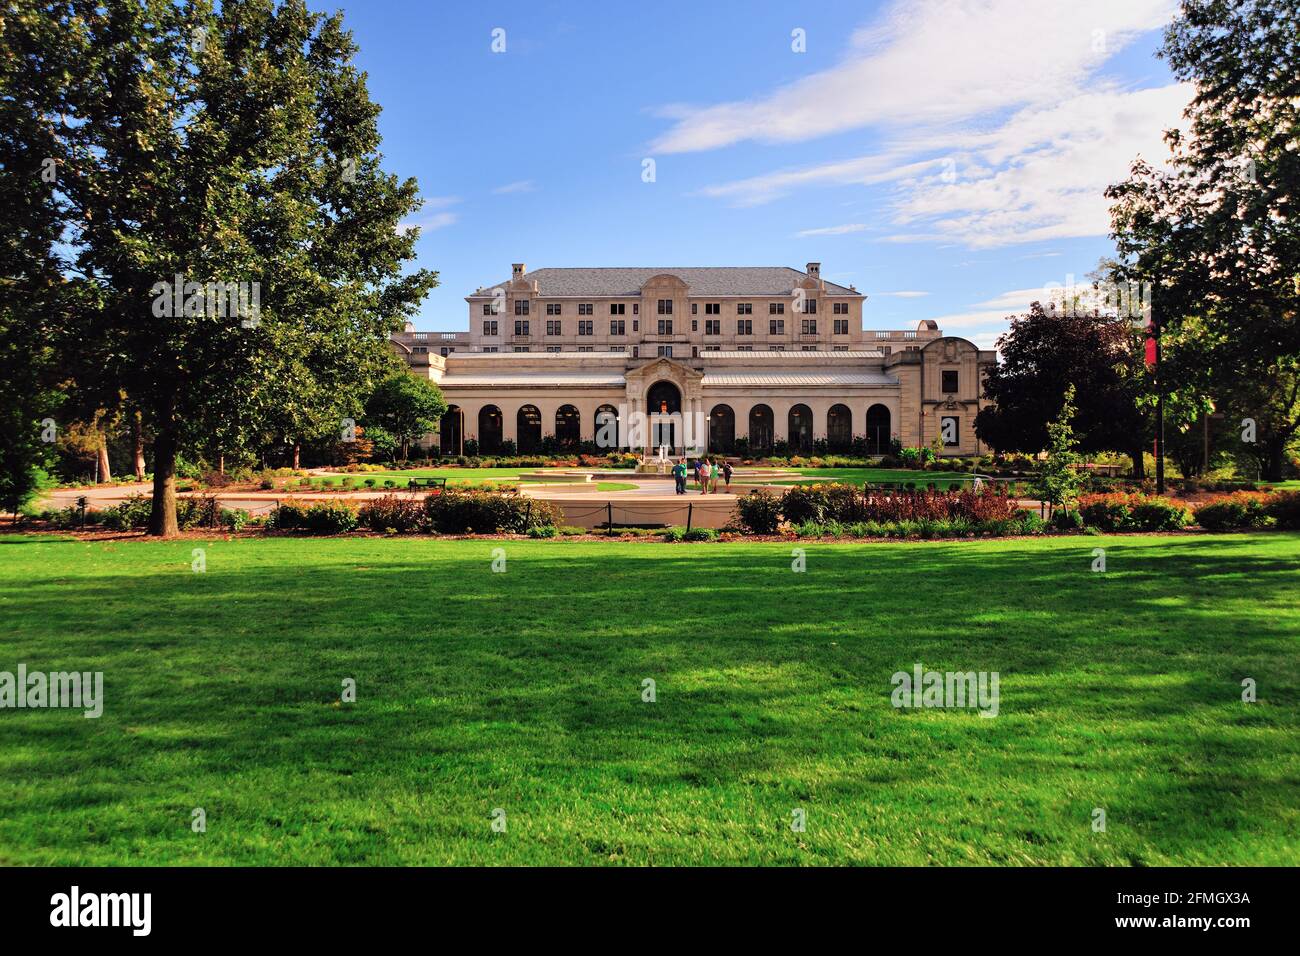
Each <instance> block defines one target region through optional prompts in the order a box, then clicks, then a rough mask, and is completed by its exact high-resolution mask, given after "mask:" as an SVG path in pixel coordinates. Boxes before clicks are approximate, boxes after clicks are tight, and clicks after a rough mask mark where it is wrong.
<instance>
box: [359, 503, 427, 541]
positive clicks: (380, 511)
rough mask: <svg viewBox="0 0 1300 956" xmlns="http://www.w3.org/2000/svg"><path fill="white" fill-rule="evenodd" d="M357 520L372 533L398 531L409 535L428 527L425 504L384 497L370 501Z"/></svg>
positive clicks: (362, 508)
mask: <svg viewBox="0 0 1300 956" xmlns="http://www.w3.org/2000/svg"><path fill="white" fill-rule="evenodd" d="M357 520H358V521H359V522H360V523H361V524H362V525H363V526H365V527H367V528H369V529H370V530H371V531H379V532H387V531H396V532H398V533H399V534H409V533H411V532H413V531H422V530H424V529H425V527H426V512H425V509H424V502H422V501H420V500H418V499H412V498H402V497H399V496H397V495H384V497H382V498H376V499H375V500H374V501H368V502H366V504H364V505H363V506H362V507H361V510H360V511H358V512H357Z"/></svg>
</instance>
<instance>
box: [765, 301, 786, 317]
mask: <svg viewBox="0 0 1300 956" xmlns="http://www.w3.org/2000/svg"><path fill="white" fill-rule="evenodd" d="M767 314H768V315H785V303H784V302H769V303H768V304H767Z"/></svg>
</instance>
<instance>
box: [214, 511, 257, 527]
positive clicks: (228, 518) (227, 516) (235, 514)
mask: <svg viewBox="0 0 1300 956" xmlns="http://www.w3.org/2000/svg"><path fill="white" fill-rule="evenodd" d="M249 517H250V516H249V514H248V512H247V511H245V510H244V509H243V508H222V509H221V524H222V525H223V526H224V527H226V528H229V529H230V530H231V531H243V530H244V527H245V526H246V525H247V524H248V520H249Z"/></svg>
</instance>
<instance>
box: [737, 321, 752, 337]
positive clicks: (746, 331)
mask: <svg viewBox="0 0 1300 956" xmlns="http://www.w3.org/2000/svg"><path fill="white" fill-rule="evenodd" d="M736 334H737V335H753V334H754V320H753V319H737V320H736Z"/></svg>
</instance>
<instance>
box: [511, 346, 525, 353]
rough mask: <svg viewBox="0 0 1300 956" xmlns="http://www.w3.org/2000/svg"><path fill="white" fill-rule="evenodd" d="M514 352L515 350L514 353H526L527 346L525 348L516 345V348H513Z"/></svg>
mask: <svg viewBox="0 0 1300 956" xmlns="http://www.w3.org/2000/svg"><path fill="white" fill-rule="evenodd" d="M514 350H515V351H516V352H527V351H528V346H527V345H516V346H515V347H514Z"/></svg>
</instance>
